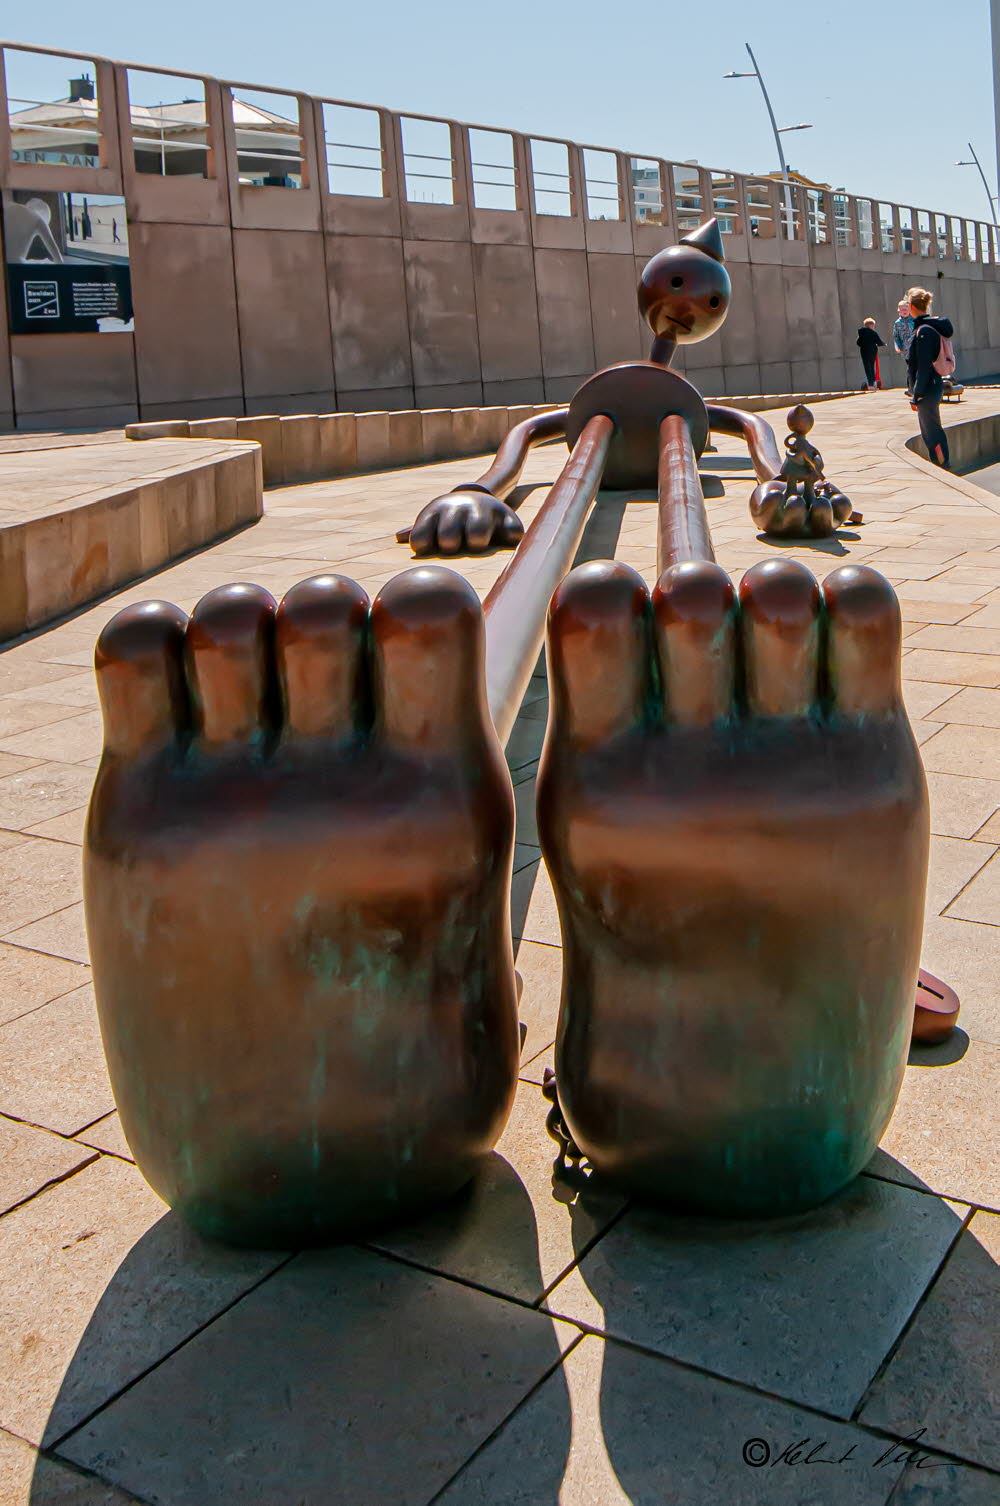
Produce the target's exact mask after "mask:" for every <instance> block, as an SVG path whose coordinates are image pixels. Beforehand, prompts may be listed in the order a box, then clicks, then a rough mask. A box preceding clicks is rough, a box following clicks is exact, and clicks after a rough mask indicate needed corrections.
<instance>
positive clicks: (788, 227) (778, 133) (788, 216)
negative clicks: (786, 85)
mask: <svg viewBox="0 0 1000 1506" xmlns="http://www.w3.org/2000/svg"><path fill="white" fill-rule="evenodd" d="M744 46H745V47H746V50H747V52H748V53H749V54H750V61H751V63H753V72H752V73H724V74H723V75H722V76H723V78H755V79H756V80H757V82H758V84H760V92H761V94H763V96H764V103H765V105H766V106H767V114H768V119H769V120H770V122H771V130H772V131H773V132H774V144H775V146H776V147H777V148H778V162H779V163H780V165H781V180H782V182H783V183H784V185H785V233H786V235H787V236H788V238H789V240H791V238H792V225H793V219H792V185H791V181H790V179H789V177H788V163H787V162H786V161H785V152H784V148H783V146H782V144H781V138H782V135H783V134H784V133H785V131H811V130H812V126H811V125H806V124H805V122H800V123H799V124H798V125H790V126H779V124H778V122H777V121H776V120H775V118H774V111H773V110H772V108H771V100H770V96H769V95H768V92H767V89H766V87H765V84H764V80H763V78H762V76H761V71H760V68H759V67H758V66H757V59H756V58H755V57H754V55H753V48H752V47H751V46H750V43H749V42H745V43H744Z"/></svg>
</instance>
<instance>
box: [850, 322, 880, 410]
mask: <svg viewBox="0 0 1000 1506" xmlns="http://www.w3.org/2000/svg"><path fill="white" fill-rule="evenodd" d="M857 343H858V349H859V350H860V351H861V364H862V366H863V367H864V368H865V385H864V389H863V390H864V391H865V392H874V391H875V389H876V387H877V386H878V376H877V374H876V365H877V362H878V351H879V346H880V345H884V344H885V341H884V340H883V339H882V336H881V335H880V334H879V332H878V330H877V329H876V328H875V320H874V319H866V320H865V322H864V324H862V326H861V328H860V329H859V330H858V341H857Z"/></svg>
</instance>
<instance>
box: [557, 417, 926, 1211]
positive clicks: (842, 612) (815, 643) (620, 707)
mask: <svg viewBox="0 0 1000 1506" xmlns="http://www.w3.org/2000/svg"><path fill="white" fill-rule="evenodd" d="M664 427H665V432H664V435H663V439H664V449H665V450H666V451H667V452H668V453H667V454H665V455H664V458H663V466H662V468H661V476H662V477H670V478H673V479H672V480H671V481H670V484H669V485H668V486H665V487H664V488H663V490H662V491H661V508H662V509H663V511H664V513H665V514H666V516H665V517H664V518H663V521H662V523H661V539H663V540H666V541H667V550H666V553H667V555H668V556H669V553H670V549H671V544H670V541H671V540H675V541H676V540H678V536H679V535H680V536H681V537H682V538H683V539H686V540H687V545H686V546H685V547H681V545H680V544H679V543H675V544H674V546H673V547H674V548H675V549H676V555H678V556H681V555H684V554H685V553H686V554H687V556H688V557H687V558H680V559H678V560H677V562H673V563H671V562H669V558H668V559H667V560H665V563H667V568H666V569H665V570H664V573H663V574H662V575H661V576H660V579H659V581H658V583H657V586H656V588H655V590H654V591H653V593H652V598H651V597H650V593H649V592H648V590H647V588H646V586H645V584H644V583H643V581H642V579H641V578H640V577H639V576H638V575H637V574H636V572H635V571H633V570H631V569H629V568H628V567H627V566H624V565H621V564H616V563H598V564H587V565H582V566H580V567H579V568H578V569H576V570H574V571H573V572H572V573H571V574H570V575H569V576H568V577H567V578H566V580H565V581H564V582H563V583H562V585H561V586H560V587H559V589H558V590H557V591H556V594H555V597H554V600H553V603H552V607H551V609H550V616H549V644H548V652H549V681H550V696H551V707H552V709H551V713H550V723H549V730H548V736H547V740H546V744H545V749H544V753H543V757H542V763H541V768H540V771H539V778H538V824H539V832H540V836H541V843H542V849H543V852H544V855H545V859H546V862H547V864H548V867H549V871H550V873H551V875H552V880H553V885H554V887H555V890H556V896H557V900H558V905H559V914H560V920H561V924H562V931H563V944H564V974H563V995H562V1006H561V1012H560V1019H559V1029H558V1038H557V1042H556V1075H557V1079H558V1083H559V1098H560V1102H561V1104H562V1107H563V1109H564V1111H565V1119H566V1127H567V1131H568V1134H569V1136H571V1137H572V1139H573V1141H574V1142H575V1143H576V1144H577V1145H578V1146H579V1147H580V1149H581V1150H582V1151H583V1153H584V1154H585V1155H586V1156H587V1157H588V1158H589V1159H590V1161H591V1163H592V1165H593V1166H594V1167H595V1168H597V1169H599V1170H600V1171H602V1172H604V1173H606V1174H607V1175H609V1176H611V1177H613V1178H615V1179H617V1180H618V1181H619V1182H620V1183H621V1184H623V1185H624V1186H625V1187H627V1188H628V1189H630V1190H632V1191H634V1192H636V1193H639V1194H644V1195H647V1196H649V1197H651V1198H653V1199H656V1200H658V1201H660V1202H665V1203H668V1204H671V1205H676V1206H682V1207H691V1208H699V1209H703V1210H708V1211H710V1212H715V1213H722V1214H730V1215H752V1216H756V1215H769V1214H779V1213H785V1212H791V1211H794V1210H796V1209H802V1208H808V1207H811V1206H813V1205H815V1204H817V1203H820V1202H822V1201H823V1200H824V1199H826V1198H828V1197H830V1196H831V1195H832V1194H833V1193H835V1192H836V1191H837V1190H838V1189H839V1188H840V1187H842V1186H843V1185H844V1184H845V1183H846V1182H848V1181H849V1180H850V1179H851V1178H852V1177H853V1176H855V1175H856V1174H857V1172H859V1171H860V1170H861V1168H862V1167H863V1166H864V1165H865V1164H866V1162H867V1161H868V1159H869V1157H870V1155H871V1153H872V1151H873V1150H874V1148H875V1145H876V1144H877V1142H878V1138H879V1136H880V1134H881V1132H882V1130H883V1128H884V1126H885V1124H886V1123H887V1121H888V1118H889V1115H890V1114H891V1112H892V1108H893V1105H894V1102H895V1098H896V1094H897V1092H898V1088H899V1083H900V1080H901V1077H902V1072H903V1067H904V1064H905V1060H906V1053H907V1048H908V1045H909V1039H910V1031H911V1026H912V1020H913V998H914V985H915V982H916V976H917V966H918V962H919V954H920V940H921V932H922V920H923V916H922V907H923V894H924V886H925V880H926V868H927V846H928V813H927V795H926V788H925V783H924V777H923V771H922V769H921V765H920V759H919V754H918V752H917V749H916V745H915V743H914V740H913V735H912V732H911V730H910V726H909V723H908V721H907V718H906V714H905V711H904V709H903V706H902V703H901V699H900V615H899V607H898V603H897V601H896V598H895V594H894V592H893V591H892V588H891V586H890V585H889V584H888V583H887V582H886V581H885V580H884V579H883V577H882V576H880V575H879V574H878V573H877V572H876V571H874V570H871V569H868V568H867V567H865V566H850V565H849V566H845V567H843V568H841V569H839V570H837V571H834V572H833V574H832V575H830V576H829V577H828V578H827V581H826V582H825V585H824V587H823V589H822V591H821V590H820V587H819V586H818V585H817V583H816V581H815V579H814V578H813V576H812V575H811V574H810V573H809V571H807V570H806V569H804V568H803V567H802V566H801V565H799V564H797V563H795V562H794V561H791V560H788V559H779V560H773V561H768V562H767V563H765V564H761V565H757V566H755V567H754V568H753V569H751V570H750V571H748V572H747V574H746V575H745V576H744V578H743V582H742V585H741V587H740V591H739V594H738V596H737V593H736V592H735V591H734V589H733V586H732V583H731V582H730V580H729V578H728V576H727V575H726V573H725V572H724V571H723V570H721V569H720V568H719V567H718V566H717V565H715V564H713V563H712V562H711V560H710V559H709V558H706V557H705V555H706V554H707V548H703V550H702V558H700V559H699V558H697V554H698V552H699V551H698V548H697V544H696V542H695V541H696V540H697V538H698V536H699V533H701V534H702V536H703V538H704V539H705V540H707V525H705V523H704V518H703V516H702V518H701V519H699V518H698V516H697V514H698V507H697V496H696V492H695V488H696V486H697V477H696V473H695V472H696V467H695V459H694V454H693V451H692V450H691V446H690V442H689V440H688V437H687V431H686V429H685V428H683V427H681V428H680V429H679V430H676V431H671V429H670V426H669V425H665V426H664ZM677 513H681V514H682V515H683V518H686V520H687V521H683V520H679V519H678V517H677V516H676V514H677Z"/></svg>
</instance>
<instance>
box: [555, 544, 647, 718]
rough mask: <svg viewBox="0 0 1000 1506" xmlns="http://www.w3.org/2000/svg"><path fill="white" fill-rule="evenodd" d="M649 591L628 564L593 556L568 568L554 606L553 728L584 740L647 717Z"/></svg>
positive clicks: (639, 576)
mask: <svg viewBox="0 0 1000 1506" xmlns="http://www.w3.org/2000/svg"><path fill="white" fill-rule="evenodd" d="M649 620H650V607H649V592H648V591H647V589H646V584H645V582H644V580H643V579H642V576H641V575H639V574H638V573H637V572H636V571H635V570H633V569H632V568H631V566H629V565H623V564H620V563H619V562H618V561H612V560H595V561H594V562H592V563H590V564H586V565H578V566H577V568H576V569H575V570H571V571H570V573H569V575H567V576H566V579H565V580H564V581H563V582H562V584H561V585H560V586H559V587H558V588H557V590H556V592H555V594H554V595H553V597H552V601H551V604H550V606H549V618H548V636H547V643H548V661H549V692H550V695H551V698H552V715H553V724H552V725H553V728H554V730H555V732H556V734H557V735H558V734H560V733H562V734H566V735H568V736H569V737H570V738H571V739H572V741H574V742H575V743H578V744H580V745H590V744H593V743H597V742H601V741H604V740H605V739H607V738H610V737H613V736H615V735H616V734H617V733H620V732H624V731H626V730H628V729H629V728H630V727H633V726H638V725H639V723H640V722H641V720H642V717H643V714H644V709H645V704H646V696H647V688H648V684H649V670H650V652H649V650H650V642H649Z"/></svg>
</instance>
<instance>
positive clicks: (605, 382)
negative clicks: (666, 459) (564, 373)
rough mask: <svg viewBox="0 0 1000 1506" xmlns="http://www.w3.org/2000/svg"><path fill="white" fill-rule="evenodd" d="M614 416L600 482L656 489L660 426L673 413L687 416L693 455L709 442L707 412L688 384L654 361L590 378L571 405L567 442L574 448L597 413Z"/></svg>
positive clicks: (616, 487) (627, 364)
mask: <svg viewBox="0 0 1000 1506" xmlns="http://www.w3.org/2000/svg"><path fill="white" fill-rule="evenodd" d="M599 413H603V414H606V415H607V416H608V418H611V419H613V420H614V422H615V424H616V426H617V432H616V433H615V437H614V439H613V440H612V441H611V450H610V452H609V454H608V463H607V465H606V467H605V470H604V481H603V483H602V484H603V485H604V486H606V487H611V488H612V489H614V490H619V491H625V490H629V489H631V488H637V487H650V486H652V487H655V486H656V475H657V465H658V460H659V448H660V444H659V441H660V424H661V423H662V422H663V420H664V419H665V418H667V417H668V416H669V415H670V414H672V413H677V414H679V415H680V416H681V418H683V419H684V420H685V422H686V423H687V426H688V428H689V429H690V431H691V443H692V445H693V446H694V452H695V454H696V455H701V454H702V452H703V451H704V449H705V446H706V444H707V443H708V410H707V409H706V407H705V404H704V402H703V401H702V397H701V394H700V393H699V392H697V391H696V390H695V389H694V387H692V386H691V383H690V382H686V381H685V380H684V378H683V377H682V376H678V374H677V372H676V371H669V370H668V369H667V368H666V367H665V366H657V365H656V364H655V363H654V362H652V361H625V362H623V363H622V364H621V365H620V366H607V367H605V369H604V370H603V371H599V372H598V373H597V374H596V376H592V377H590V378H588V380H587V381H586V382H584V384H583V386H582V387H580V388H579V389H578V390H577V392H576V394H575V396H574V397H573V401H572V402H571V403H570V405H569V418H568V419H567V421H566V442H567V444H568V445H569V446H570V448H571V449H572V447H573V445H574V444H575V443H576V441H577V440H578V439H579V437H580V435H581V433H582V432H583V428H584V425H585V424H586V423H588V421H589V420H590V419H592V418H594V417H595V416H596V415H597V414H599Z"/></svg>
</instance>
